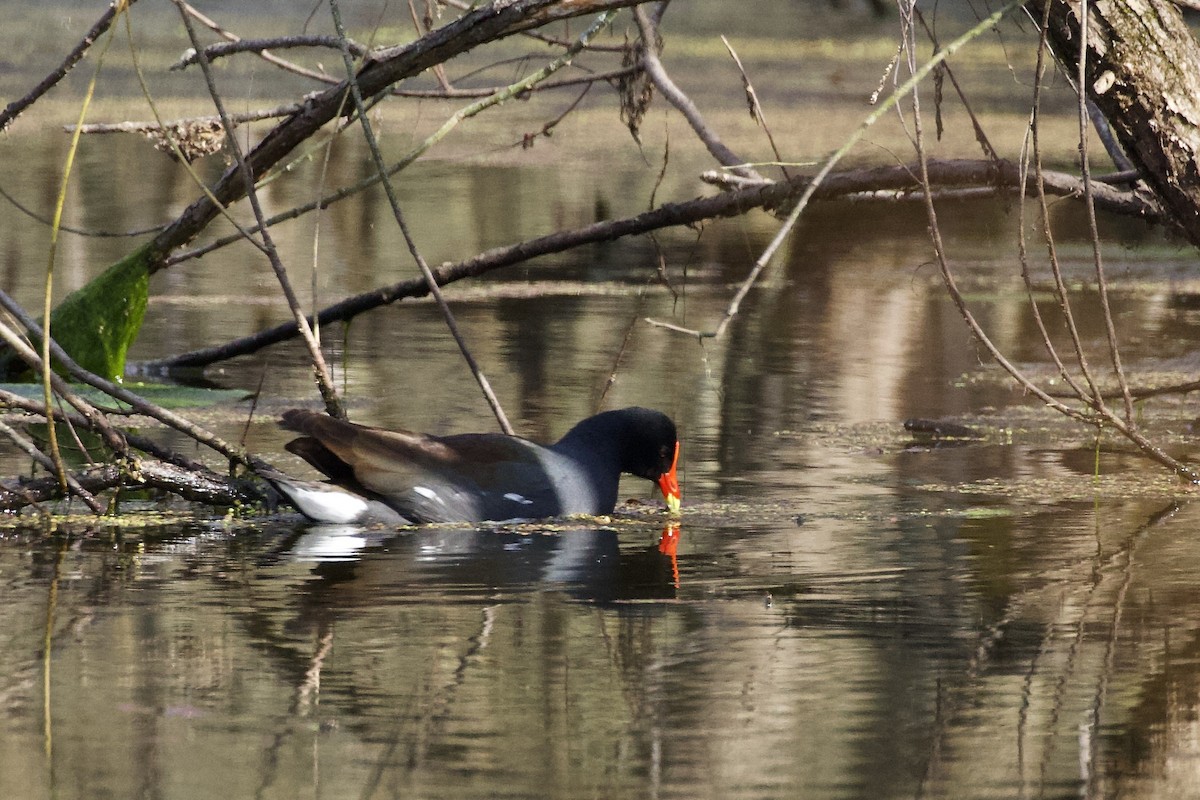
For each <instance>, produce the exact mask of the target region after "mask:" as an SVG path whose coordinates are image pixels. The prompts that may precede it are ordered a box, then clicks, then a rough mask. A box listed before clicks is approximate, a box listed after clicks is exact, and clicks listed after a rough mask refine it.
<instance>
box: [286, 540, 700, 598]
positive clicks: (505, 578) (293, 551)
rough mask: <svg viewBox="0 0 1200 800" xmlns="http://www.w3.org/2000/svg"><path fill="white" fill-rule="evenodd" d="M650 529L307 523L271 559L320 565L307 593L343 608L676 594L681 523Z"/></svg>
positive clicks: (660, 596) (315, 570)
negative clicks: (480, 598)
mask: <svg viewBox="0 0 1200 800" xmlns="http://www.w3.org/2000/svg"><path fill="white" fill-rule="evenodd" d="M643 530H644V528H640V527H639V528H635V529H630V528H628V527H626V526H621V533H620V536H621V537H623V538H624V539H625V547H624V548H622V547H621V546H620V545H619V542H618V531H617V529H615V528H608V527H599V528H586V527H579V528H563V527H561V526H557V525H556V526H553V527H548V526H528V525H523V526H513V527H506V528H500V529H481V528H463V527H450V526H447V527H433V526H427V527H423V528H419V529H416V530H408V531H401V532H396V531H394V530H376V529H372V528H365V527H361V526H353V525H350V526H341V525H317V526H306V527H305V528H303V529H301V530H300V531H298V534H297V536H295V537H293V538H291V539H289V540H288V541H287V542H286V543H284V545H283V546H281V547H280V548H277V549H276V550H275V551H274V552H273V553H272V554H271V556H269V557H268V559H267V560H268V561H273V562H281V561H290V562H314V564H315V565H314V567H313V570H312V574H313V575H314V576H315V577H317V578H319V581H317V582H314V583H307V584H306V585H305V589H306V591H309V592H312V593H314V596H313V597H312V598H311V599H313V600H316V599H317V597H316V595H322V594H325V592H324V591H323V590H322V586H324V587H327V588H332V587H333V586H335V585H336V587H337V591H336V593H331V594H329V596H328V597H327V598H324V599H326V600H329V601H332V602H335V603H336V604H337V605H349V606H355V605H358V604H359V602H360V601H361V603H364V604H365V603H371V604H374V603H378V602H380V600H381V599H383V598H387V597H395V598H412V597H413V596H415V595H421V594H427V593H429V594H435V595H437V596H439V597H444V596H446V595H447V594H453V595H456V596H460V597H469V596H471V595H473V594H476V593H479V594H486V595H489V596H495V595H497V594H506V593H520V592H524V591H531V590H532V591H544V590H558V591H562V592H565V593H566V594H567V595H569V596H570V597H572V598H574V599H577V600H583V601H590V602H598V603H609V602H619V601H623V600H649V599H671V598H674V597H675V595H676V591H677V590H678V588H679V563H678V551H679V541H680V537H681V526H680V523H679V522H678V520H673V521H669V522H666V523H665V524H664V525H663V528H662V530H661V533H660V535H659V539H658V543H657V545H653V546H646V547H638V546H636V545H632V544H631V542H632V541H635V540H636V539H637V538H639V537H641V536H643V535H644V534H643V533H642V531H643Z"/></svg>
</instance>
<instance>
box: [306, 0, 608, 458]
mask: <svg viewBox="0 0 1200 800" xmlns="http://www.w3.org/2000/svg"><path fill="white" fill-rule="evenodd" d="M329 9H330V12H331V14H332V16H333V25H334V28H335V30H337V32H338V36H345V32H346V31H345V27H344V26H343V25H342V15H341V10H340V9H339V7H338V4H337V2H336V0H329ZM607 16H608V15H607V14H604V15H602V17H603V19H604V21H607ZM596 27H597V29H598V26H596ZM342 62H343V63H344V64H345V67H346V75H347V78H348V79H349V82H350V95H351V97H352V98H353V100H354V107H355V110H356V111H357V112H358V121H359V124H361V125H362V129H363V138H365V139H366V141H367V146H368V147H369V148H370V150H371V157H372V158H373V159H374V160H375V169H376V171H377V172H378V173H379V174H380V175H384V174H385V173H386V172H387V165H386V164H385V163H384V161H383V153H382V152H381V151H380V149H379V142H378V140H376V138H375V134H374V132H373V131H372V129H371V121H370V119H369V118H368V117H367V114H366V111H365V107H364V104H363V98H362V94H361V92H360V91H359V87H358V81H356V80H355V68H354V61H353V59H352V57H351V55H350V51H349V50H348V49H346V48H343V49H342ZM382 183H383V189H384V193H385V194H386V195H387V198H388V203H389V204H390V205H391V207H392V215H393V216H394V217H395V219H396V225H397V226H398V227H399V228H400V232H401V233H402V234H403V236H404V241H405V242H406V243H407V245H408V251H409V253H410V254H411V255H412V257H413V260H414V261H415V262H416V264H417V267H418V269H420V271H421V275H422V276H423V277H424V279H425V283H426V285H427V286H428V287H429V292H430V294H432V295H433V298H434V300H435V301H436V302H437V304H438V308H439V309H441V312H442V317H443V319H445V321H446V328H447V329H448V330H449V331H450V335H451V336H453V337H454V341H455V342H456V343H457V344H458V349H459V351H460V352H461V353H462V355H463V358H464V359H465V360H466V362H467V366H468V367H470V369H471V373H472V374H473V375H474V376H475V380H476V381H477V382H478V383H479V386H480V388H481V389H482V390H483V394H484V397H485V398H486V399H487V402H488V405H490V406H491V408H492V412H493V413H494V414H495V415H496V419H497V421H499V423H500V428H501V429H502V430H503V431H504V432H505V433H507V434H509V435H510V436H511V435H513V434H514V433H515V431H514V430H513V427H512V425H511V424H510V423H509V421H508V417H507V416H506V415H505V413H504V409H503V408H502V407H501V405H500V400H499V399H498V398H497V397H496V394H495V392H493V391H492V387H491V384H490V383H489V382H488V379H487V376H485V375H484V374H483V371H482V370H481V369H480V368H479V365H478V364H477V363H476V361H475V358H474V357H473V356H472V355H471V351H470V349H469V348H468V347H467V343H466V340H465V339H464V338H463V337H462V334H461V332H460V331H459V329H458V323H457V322H455V319H454V314H453V312H451V311H450V305H449V304H448V303H447V302H446V299H445V298H444V297H443V296H442V292H441V290H440V289H439V288H438V285H437V279H436V278H434V276H433V272H432V271H431V270H430V269H429V265H428V264H427V263H425V259H424V257H422V255H421V253H420V251H419V250H418V249H417V245H416V241H415V240H414V239H413V237H412V233H411V232H410V231H409V229H408V223H406V222H405V220H404V214H403V212H402V211H401V209H400V201H399V199H398V198H397V197H396V192H395V189H394V188H393V187H392V183H391V181H389V180H387V179H386V178H384V179H383V181H382Z"/></svg>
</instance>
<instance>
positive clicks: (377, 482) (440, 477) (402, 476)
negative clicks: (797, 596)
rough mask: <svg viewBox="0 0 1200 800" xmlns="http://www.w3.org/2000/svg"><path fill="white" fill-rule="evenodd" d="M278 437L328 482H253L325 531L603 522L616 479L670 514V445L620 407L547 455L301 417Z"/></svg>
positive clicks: (669, 430) (674, 493)
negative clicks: (634, 484) (640, 489)
mask: <svg viewBox="0 0 1200 800" xmlns="http://www.w3.org/2000/svg"><path fill="white" fill-rule="evenodd" d="M280 425H281V426H282V427H283V428H285V429H287V430H290V431H293V432H296V433H299V434H301V436H300V437H298V438H296V439H293V440H292V441H290V442H288V444H287V445H286V446H285V447H286V449H287V450H288V451H289V452H291V453H294V454H295V455H298V456H300V457H301V458H303V459H304V460H305V461H307V462H308V463H309V464H311V465H312V466H313V467H315V468H316V469H317V471H319V472H321V473H322V474H323V475H325V476H326V478H327V479H328V481H327V482H319V481H308V480H298V479H295V478H292V477H289V476H288V475H285V474H284V473H282V472H280V471H279V470H277V469H275V468H274V467H270V466H269V465H266V464H261V465H259V467H258V468H257V472H258V473H259V475H261V476H262V477H263V478H265V479H266V480H268V481H269V482H271V483H272V484H273V485H274V486H275V487H276V488H277V489H278V490H279V491H280V493H281V494H283V495H284V496H286V497H287V498H288V499H289V500H291V502H292V504H293V505H295V506H296V508H297V509H299V510H300V512H301V513H302V514H304V516H306V517H308V518H309V519H310V520H312V521H314V522H320V523H330V524H374V523H384V524H422V523H438V522H483V521H506V520H514V519H542V518H547V517H558V516H568V515H575V514H590V515H603V514H609V513H611V512H612V511H613V509H614V508H615V507H616V503H617V486H618V483H619V481H620V476H621V473H630V474H632V475H636V476H638V477H641V478H646V479H647V480H650V481H653V482H654V483H656V484H658V487H659V489H660V490H661V491H662V494H663V498H664V499H665V501H666V504H667V508H668V511H669V512H670V513H671V514H673V515H676V514H678V513H679V510H680V504H681V495H680V491H679V480H678V477H677V475H676V467H677V465H678V463H679V436H678V433H677V432H676V428H675V423H674V422H672V421H671V418H670V417H668V416H667V415H666V414H663V413H662V412H660V411H654V410H652V409H647V408H639V407H631V408H623V409H619V410H614V411H605V412H602V413H599V414H596V415H595V416H591V417H588V418H587V419H585V420H583V421H581V422H579V423H577V424H576V425H575V426H574V427H573V428H571V429H570V430H569V431H568V432H567V433H566V435H564V436H563V437H562V438H561V439H559V440H558V441H557V442H555V443H554V444H551V445H541V444H537V443H535V442H532V441H530V440H529V439H525V438H522V437H519V436H510V435H506V434H500V433H465V434H456V435H451V436H433V435H429V434H423V433H414V432H412V431H407V430H386V429H383V428H374V427H369V426H366V425H357V424H354V423H351V422H346V421H344V420H339V419H335V418H334V417H330V416H327V415H325V414H322V413H319V412H316V411H309V410H304V409H291V410H289V411H286V412H284V413H283V415H282V417H281V420H280Z"/></svg>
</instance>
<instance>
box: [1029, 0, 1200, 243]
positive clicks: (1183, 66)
mask: <svg viewBox="0 0 1200 800" xmlns="http://www.w3.org/2000/svg"><path fill="white" fill-rule="evenodd" d="M1047 3H1049V6H1050V17H1049V24H1048V25H1047V35H1048V38H1049V41H1050V44H1051V47H1052V48H1053V49H1054V53H1055V55H1056V57H1057V58H1058V59H1059V60H1060V61H1061V62H1062V63H1063V64H1064V66H1065V67H1066V69H1067V70H1068V72H1069V73H1070V75H1071V76H1072V78H1074V77H1075V76H1076V75H1078V64H1079V59H1080V43H1081V42H1082V41H1083V37H1082V36H1081V31H1080V14H1081V13H1082V11H1081V5H1080V2H1079V0H1070V1H1068V0H1031V2H1029V3H1028V4H1027V7H1028V8H1029V10H1030V13H1031V14H1032V15H1033V17H1034V19H1036V20H1038V21H1040V20H1041V19H1042V12H1043V10H1044V9H1045V7H1046V4H1047ZM1087 17H1088V31H1087V49H1086V53H1085V54H1084V56H1085V57H1086V73H1085V74H1086V76H1087V77H1086V81H1085V83H1086V85H1085V86H1084V87H1083V88H1084V89H1085V90H1086V91H1087V93H1088V96H1089V97H1090V98H1091V99H1092V101H1093V102H1094V103H1095V104H1096V106H1097V107H1098V108H1099V109H1100V110H1101V111H1102V112H1103V113H1104V115H1105V117H1107V118H1108V121H1109V124H1110V125H1111V126H1112V128H1113V131H1114V132H1115V133H1116V135H1117V138H1118V140H1119V141H1120V142H1121V145H1122V146H1123V147H1124V149H1125V152H1126V153H1127V154H1128V155H1129V157H1130V159H1132V161H1133V162H1134V163H1135V164H1136V165H1137V167H1138V169H1139V170H1141V172H1142V175H1143V177H1144V179H1145V180H1146V182H1147V183H1148V184H1149V185H1150V186H1151V188H1153V189H1154V191H1155V192H1156V193H1157V194H1158V196H1159V198H1160V200H1161V201H1162V204H1163V207H1164V208H1165V209H1166V210H1167V212H1168V214H1169V215H1170V216H1171V218H1172V219H1173V220H1174V221H1175V222H1176V223H1177V225H1178V226H1179V228H1180V230H1181V231H1182V232H1183V233H1184V235H1186V236H1187V238H1188V239H1189V240H1190V241H1191V242H1192V244H1194V245H1196V246H1198V247H1200V173H1198V171H1197V166H1196V159H1197V156H1198V155H1200V45H1198V44H1197V43H1196V40H1195V39H1194V38H1192V34H1191V32H1190V31H1189V30H1188V27H1187V25H1185V24H1184V22H1183V17H1182V16H1181V15H1180V13H1179V9H1178V8H1177V7H1176V5H1175V4H1174V3H1171V2H1168V0H1094V1H1093V2H1088V3H1087Z"/></svg>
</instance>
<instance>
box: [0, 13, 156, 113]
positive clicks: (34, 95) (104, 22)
mask: <svg viewBox="0 0 1200 800" xmlns="http://www.w3.org/2000/svg"><path fill="white" fill-rule="evenodd" d="M135 2H137V0H116V2H113V3H111V4H110V5H109V7H108V9H107V10H106V11H105V12H104V13H103V14H101V15H100V19H98V20H96V23H95V24H94V25H92V27H91V29H90V30H88V32H87V33H86V34H84V37H83V39H81V40H80V41H79V44H77V45H75V47H74V49H72V50H71V52H70V53H68V54H67V57H66V58H65V59H63V62H62V63H61V64H59V65H58V66H57V67H56V68H55V69H54V71H53V72H51V73H50V74H49V75H47V76H46V77H45V78H42V80H41V81H40V82H39V83H38V85H37V86H35V87H33V89H32V90H30V92H29V93H28V94H26V95H25V96H24V97H22V98H21V99H19V100H14V101H13V102H11V103H9V104H8V105H7V106H5V107H4V110H3V111H0V131H2V130H4V129H5V128H7V127H8V126H9V125H10V124H11V123H12V121H13V120H14V119H16V118H17V117H18V116H19V115H20V114H21V112H22V111H24V110H25V109H27V108H29V107H30V106H31V105H33V104H34V102H36V101H37V99H38V98H39V97H41V96H42V95H44V94H45V93H46V92H48V91H50V90H51V89H53V88H54V87H55V85H57V84H58V82H59V81H61V80H62V79H63V78H64V77H66V74H67V73H68V72H70V71H71V68H72V67H74V66H75V65H76V64H78V63H79V61H80V59H82V58H83V57H84V55H86V54H87V51H88V50H89V49H90V48H91V46H92V45H93V44H95V42H96V40H97V39H99V38H100V35H101V34H102V33H104V32H105V31H107V30H108V29H109V27H111V26H112V24H113V20H115V19H116V18H117V15H118V14H120V13H121V12H122V11H124V10H126V9H127V8H129V6H131V5H133V4H134V3H135Z"/></svg>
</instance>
